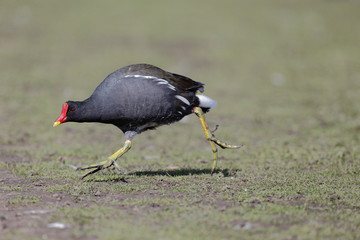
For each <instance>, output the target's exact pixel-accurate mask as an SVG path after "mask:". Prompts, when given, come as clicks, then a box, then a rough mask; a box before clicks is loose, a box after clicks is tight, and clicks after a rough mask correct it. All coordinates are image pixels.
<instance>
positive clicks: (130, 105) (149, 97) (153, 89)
mask: <svg viewBox="0 0 360 240" xmlns="http://www.w3.org/2000/svg"><path fill="white" fill-rule="evenodd" d="M203 90H204V84H202V83H200V82H196V81H193V80H191V79H190V78H187V77H184V76H181V75H178V74H175V73H170V72H166V71H164V70H162V69H160V68H158V67H155V66H152V65H149V64H134V65H129V66H126V67H123V68H120V69H119V70H117V71H115V72H113V73H111V74H110V75H109V76H107V77H106V78H105V79H104V81H103V82H102V83H101V84H100V85H99V86H98V87H97V88H96V89H95V91H94V92H93V94H92V95H91V96H90V97H89V98H88V99H86V100H84V101H67V102H65V103H64V104H63V106H62V111H61V114H60V116H59V117H58V118H57V119H56V121H55V123H54V125H53V126H54V127H56V126H58V125H59V124H61V123H64V122H100V123H106V124H113V125H115V126H116V127H118V128H120V129H121V131H123V132H124V134H125V144H124V146H123V147H122V148H120V149H119V150H118V151H117V152H115V153H114V154H113V155H111V156H110V157H108V159H107V160H105V161H102V162H99V163H97V164H92V165H89V166H86V167H79V168H77V170H85V169H94V170H92V171H91V172H89V173H87V174H85V175H84V176H83V177H82V178H85V177H86V176H88V175H90V174H93V173H95V172H97V171H100V170H102V169H105V168H109V167H111V166H115V168H116V169H118V170H119V171H120V168H119V166H118V165H117V163H116V159H117V158H119V157H120V156H122V155H123V154H124V153H126V152H127V151H128V150H129V149H130V148H131V141H132V139H133V138H134V136H135V135H137V134H139V133H141V132H144V131H146V130H148V129H154V128H156V127H158V126H161V125H164V124H171V123H173V122H176V121H179V120H181V119H182V118H183V117H184V116H186V115H189V114H191V113H195V114H196V115H197V116H198V117H199V118H200V121H201V125H202V127H203V128H204V131H205V136H206V139H207V140H208V141H209V143H210V146H211V149H212V151H213V157H214V160H213V166H212V170H211V174H212V173H213V172H214V169H215V167H216V159H217V148H216V146H215V144H217V145H219V146H220V147H221V148H232V149H235V148H240V147H241V146H234V145H229V144H226V143H224V142H221V141H219V140H218V139H216V138H215V136H214V134H213V131H210V130H209V128H208V125H207V123H206V121H205V117H204V113H206V112H207V111H209V110H210V109H211V108H212V107H214V106H215V105H216V101H214V100H213V99H211V98H209V97H207V96H204V95H200V94H197V91H200V92H203ZM214 143H215V144H214Z"/></svg>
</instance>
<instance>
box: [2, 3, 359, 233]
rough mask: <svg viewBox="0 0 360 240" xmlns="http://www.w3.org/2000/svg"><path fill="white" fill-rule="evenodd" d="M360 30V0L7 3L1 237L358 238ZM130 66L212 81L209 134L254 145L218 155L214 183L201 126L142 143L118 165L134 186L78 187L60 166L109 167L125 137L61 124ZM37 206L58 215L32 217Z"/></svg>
mask: <svg viewBox="0 0 360 240" xmlns="http://www.w3.org/2000/svg"><path fill="white" fill-rule="evenodd" d="M359 23H360V1H355V0H352V1H351V0H318V1H313V0H272V1H268V0H257V1H254V0H243V1H236V0H222V1H216V0H198V1H165V0H159V1H144V0H138V1H115V0H108V1H91V0H87V1H84V0H79V1H70V0H63V1H54V0H46V1H44V0H26V1H25V0H24V1H20V0H2V1H1V3H0V172H1V174H0V175H1V176H0V193H1V194H0V202H2V203H4V204H0V205H1V206H2V209H3V210H4V211H3V212H2V210H1V206H0V215H4V216H0V220H1V221H0V235H1V231H2V230H3V229H5V228H7V229H5V230H4V232H7V233H8V236H9V239H14V238H19V237H14V236H26V237H28V238H29V237H30V238H31V236H32V235H31V234H33V238H32V239H39V238H40V237H41V238H42V239H49V238H51V237H53V238H55V239H56V238H58V239H69V238H71V237H76V239H95V236H99V237H103V238H102V239H114V238H116V237H118V236H124V238H131V236H137V237H138V238H140V239H144V238H149V237H150V236H151V237H152V238H157V239H165V238H167V237H168V236H174V239H183V238H185V237H184V236H189V237H188V239H209V238H218V239H231V238H233V239H238V237H239V236H240V235H241V236H243V237H244V238H246V239H290V238H291V239H311V238H312V239H321V238H322V239H335V238H337V237H336V236H338V238H347V239H356V238H358V235H359V230H358V229H360V227H359V226H360V224H359V222H360V220H359V214H356V213H357V212H358V210H359V209H360V203H359V199H360V196H359V194H360V191H359V184H360V183H359V173H360V104H359V103H360V27H359ZM133 63H149V64H153V65H155V66H158V67H161V68H163V69H165V70H167V71H171V72H175V73H178V74H182V75H185V76H188V77H190V78H192V79H194V80H196V81H199V82H202V83H204V84H205V94H206V95H208V96H210V97H211V98H213V99H216V100H217V102H218V105H217V106H216V107H215V108H214V109H212V110H211V111H210V112H209V113H208V114H207V115H206V117H207V119H208V123H209V125H210V127H211V128H214V127H215V125H216V124H220V128H219V129H218V130H217V132H216V136H217V137H218V138H219V139H221V140H224V141H226V142H229V143H232V144H244V147H242V148H241V149H240V150H219V158H220V159H219V161H218V169H219V171H218V172H217V173H216V174H215V175H214V176H210V174H208V173H209V171H210V170H209V169H210V168H211V163H212V159H211V158H212V154H211V150H210V148H209V144H208V143H207V142H206V140H205V138H204V134H203V130H202V128H201V125H200V123H199V120H198V119H197V117H196V116H194V115H193V116H189V117H188V118H186V119H185V120H184V121H182V122H181V123H176V124H173V125H171V127H168V126H164V127H160V128H159V129H157V130H156V131H148V132H145V133H143V134H141V135H139V136H137V137H136V138H135V139H134V141H133V148H132V150H131V151H129V152H128V153H127V154H126V155H125V156H124V157H122V158H121V159H119V160H118V163H119V165H120V166H121V167H122V168H123V169H124V171H128V172H130V173H133V174H129V175H126V176H124V178H125V179H128V182H127V181H126V180H124V179H123V177H122V176H121V175H120V176H119V175H115V174H113V175H111V173H112V172H111V171H103V172H104V173H105V174H107V175H105V176H104V175H103V174H95V175H94V176H91V178H89V181H86V180H85V181H80V180H79V176H80V175H81V173H79V172H75V171H73V169H70V168H63V167H62V166H63V165H62V163H63V162H65V163H69V164H73V165H77V166H80V165H88V164H91V163H94V162H97V161H100V160H104V157H106V156H108V155H110V154H111V153H113V152H114V151H116V150H117V149H118V148H119V147H120V146H122V144H123V135H122V133H121V132H120V131H119V130H117V129H116V128H115V127H113V126H109V125H101V124H95V123H88V124H77V123H67V124H63V125H60V126H59V127H57V128H53V127H52V125H53V122H54V120H55V119H56V118H57V117H58V116H59V114H60V112H61V106H62V104H63V103H64V102H65V101H67V100H84V99H85V98H87V97H89V96H90V95H91V93H92V92H93V90H94V89H95V88H96V87H97V86H98V85H99V83H100V82H101V81H102V80H103V79H104V78H105V77H106V76H107V75H108V74H109V73H111V72H113V71H115V70H116V69H118V68H120V67H123V66H126V65H129V64H133ZM109 172H110V174H109ZM169 173H170V174H169ZM4 175H5V176H4ZM9 179H10V180H9ZM26 197H27V198H26ZM62 197H63V198H62ZM36 208H38V209H50V210H51V211H53V210H54V212H52V213H51V214H48V215H41V216H40V215H29V214H28V215H26V214H22V212H24V211H25V210H33V209H36ZM19 212H20V215H19V214H18V213H19ZM35 217H37V218H35ZM124 219H125V220H124ZM53 221H60V222H64V223H66V224H68V223H70V224H71V227H66V226H67V225H66V226H65V227H66V229H65V230H56V231H53V230H52V229H51V230H49V227H48V225H47V224H49V223H52V222H53ZM46 234H50V235H46ZM51 234H52V235H51ZM61 234H62V235H61ZM184 234H185V235H184ZM186 234H187V235H186ZM112 235H113V236H112ZM106 236H108V237H107V238H106ZM114 236H116V237H114ZM153 236H155V237H153ZM165 236H166V237H165ZM199 236H203V237H202V238H201V237H199ZM309 236H310V237H309ZM23 238H24V237H23Z"/></svg>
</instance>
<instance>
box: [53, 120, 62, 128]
mask: <svg viewBox="0 0 360 240" xmlns="http://www.w3.org/2000/svg"><path fill="white" fill-rule="evenodd" d="M60 124H61V122H59V121H57V122H54V125H53V127H56V126H59V125H60Z"/></svg>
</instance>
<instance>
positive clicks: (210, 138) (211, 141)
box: [194, 107, 241, 175]
mask: <svg viewBox="0 0 360 240" xmlns="http://www.w3.org/2000/svg"><path fill="white" fill-rule="evenodd" d="M194 113H195V114H196V116H198V118H199V119H200V122H201V125H202V127H203V129H204V132H205V137H206V139H207V140H208V141H209V144H210V147H211V149H212V152H213V155H214V160H213V166H212V168H211V175H212V174H213V173H214V170H215V168H216V162H217V151H218V150H217V148H216V145H218V146H219V147H221V148H223V149H225V148H228V149H236V148H240V147H241V145H239V146H237V145H230V144H227V143H225V142H223V141H220V140H219V139H217V138H216V137H215V136H214V134H213V133H214V131H215V130H216V129H215V130H214V131H210V129H209V127H208V125H207V123H206V120H205V114H204V112H203V111H202V110H201V108H200V107H195V108H194ZM216 128H217V127H216ZM214 143H215V144H216V145H215V144H214Z"/></svg>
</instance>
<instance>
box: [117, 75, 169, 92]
mask: <svg viewBox="0 0 360 240" xmlns="http://www.w3.org/2000/svg"><path fill="white" fill-rule="evenodd" d="M130 77H134V78H146V79H153V80H154V81H157V82H158V83H157V84H159V85H161V84H165V85H166V86H167V87H168V88H169V89H171V90H173V91H175V87H174V86H173V85H171V84H170V83H169V82H168V81H166V80H165V79H162V78H157V77H154V76H146V75H125V76H124V78H130Z"/></svg>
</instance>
